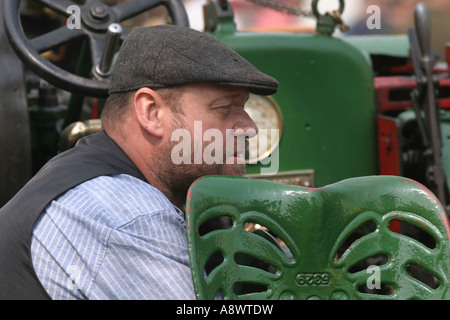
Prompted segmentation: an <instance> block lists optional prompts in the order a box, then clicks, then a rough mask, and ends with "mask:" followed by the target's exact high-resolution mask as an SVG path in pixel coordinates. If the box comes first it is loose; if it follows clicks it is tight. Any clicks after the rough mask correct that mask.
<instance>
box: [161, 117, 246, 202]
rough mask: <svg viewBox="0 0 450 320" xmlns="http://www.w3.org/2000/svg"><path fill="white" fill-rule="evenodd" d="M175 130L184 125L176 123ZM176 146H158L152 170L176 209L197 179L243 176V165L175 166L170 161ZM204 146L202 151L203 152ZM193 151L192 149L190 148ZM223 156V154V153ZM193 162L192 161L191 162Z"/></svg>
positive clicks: (244, 168) (184, 164) (187, 164)
mask: <svg viewBox="0 0 450 320" xmlns="http://www.w3.org/2000/svg"><path fill="white" fill-rule="evenodd" d="M176 127H177V128H186V126H185V124H184V123H182V122H181V121H177V123H176ZM177 144H178V142H176V141H169V142H168V143H166V144H165V145H162V146H160V148H159V149H158V151H157V152H156V153H155V157H154V161H153V168H152V170H155V171H154V173H155V175H157V176H158V177H157V178H158V180H159V181H160V182H161V184H162V186H160V188H161V189H162V190H161V191H162V192H163V193H164V194H165V195H166V196H167V197H168V198H169V200H171V202H172V203H173V204H174V205H176V206H177V207H178V208H180V209H182V207H183V206H184V204H185V202H186V196H187V193H188V190H189V187H190V186H191V185H192V184H193V183H194V182H195V181H196V180H197V179H199V178H201V177H203V176H207V175H235V176H242V175H244V174H245V170H246V167H245V163H244V164H237V163H233V164H228V163H226V161H225V158H226V157H225V156H224V159H223V160H224V161H223V162H222V163H212V164H207V163H204V162H203V161H202V163H200V164H195V163H180V164H175V163H174V162H173V161H172V157H171V154H172V150H173V148H174V147H175V146H176V145H177ZM204 147H205V146H204V145H203V149H202V151H203V150H204ZM191 150H194V148H191ZM224 155H225V152H224ZM191 159H192V160H193V159H194V152H193V151H192V152H191ZM192 162H193V161H192Z"/></svg>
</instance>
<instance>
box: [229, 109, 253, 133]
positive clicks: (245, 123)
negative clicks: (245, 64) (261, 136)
mask: <svg viewBox="0 0 450 320" xmlns="http://www.w3.org/2000/svg"><path fill="white" fill-rule="evenodd" d="M233 129H234V134H235V135H236V136H239V135H245V136H248V137H249V138H253V137H254V136H256V135H257V134H258V126H257V125H256V123H255V121H253V119H252V118H251V117H250V116H249V115H248V113H247V112H245V110H243V114H242V116H241V117H240V119H239V120H238V121H237V122H236V124H235V126H234V128H233Z"/></svg>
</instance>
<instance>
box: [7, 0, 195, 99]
mask: <svg viewBox="0 0 450 320" xmlns="http://www.w3.org/2000/svg"><path fill="white" fill-rule="evenodd" d="M36 1H37V2H39V3H41V4H43V5H44V6H46V7H48V8H50V9H52V10H54V11H56V12H57V13H58V14H60V15H64V16H67V17H68V16H70V15H71V13H68V12H67V8H68V7H69V6H71V5H75V3H74V2H70V1H69V0H36ZM94 5H97V6H102V7H103V9H104V10H106V12H107V16H106V18H105V17H104V16H103V17H102V19H96V18H95V17H93V16H92V14H89V12H91V11H92V8H93V6H94ZM160 5H163V6H165V7H166V8H167V11H168V12H169V15H170V16H171V18H172V20H173V23H174V24H178V25H183V26H186V27H189V20H188V17H187V13H186V10H185V8H184V5H183V3H182V1H181V0H129V1H126V2H123V3H120V4H118V5H115V6H108V5H105V4H103V1H102V0H87V1H86V3H85V4H84V5H80V6H79V7H80V10H81V15H80V16H81V24H80V28H79V29H77V28H72V29H69V28H68V27H67V26H61V27H59V28H58V29H55V30H52V31H50V32H48V33H45V34H43V35H40V36H38V37H36V38H34V39H32V40H29V39H27V38H26V36H25V34H24V32H23V29H22V26H21V22H20V18H19V6H20V1H18V0H4V3H3V20H4V24H5V30H6V34H7V36H8V39H9V41H10V43H11V46H12V47H13V48H14V50H15V52H16V54H17V55H18V56H19V57H20V58H21V60H22V61H23V62H24V63H25V64H26V65H27V66H28V67H29V68H30V69H31V70H32V71H33V72H34V73H36V74H37V75H38V76H40V77H41V78H43V79H45V80H47V81H48V82H49V83H52V84H54V85H56V86H57V87H59V88H61V89H64V90H67V91H69V92H72V93H75V94H81V95H85V96H90V97H98V98H105V97H107V95H108V89H109V79H108V78H105V79H98V80H97V79H90V78H84V77H81V76H78V75H75V74H73V73H71V72H69V71H66V70H64V69H61V68H60V67H58V66H56V65H54V64H53V63H51V62H50V61H48V60H46V59H44V58H43V57H42V56H41V55H40V53H42V52H45V51H47V50H49V49H52V48H55V47H58V46H60V45H63V44H65V43H68V42H70V41H73V40H75V39H78V38H80V37H87V38H88V39H89V43H90V49H91V60H92V64H93V66H95V65H96V63H97V62H98V60H99V58H100V56H101V52H102V50H103V44H104V42H105V38H106V32H107V28H108V26H109V25H110V24H111V23H120V22H122V21H124V20H126V19H129V18H131V17H134V16H136V15H137V14H140V13H142V12H145V11H147V10H150V9H152V8H154V7H157V6H160ZM128 33H129V30H128V29H125V28H124V32H123V33H122V36H121V40H122V41H123V40H124V39H125V37H126V36H127V34H128Z"/></svg>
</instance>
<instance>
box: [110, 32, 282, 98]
mask: <svg viewBox="0 0 450 320" xmlns="http://www.w3.org/2000/svg"><path fill="white" fill-rule="evenodd" d="M194 82H210V83H215V84H219V85H230V86H239V87H243V88H247V89H248V90H249V91H250V92H252V93H255V94H259V95H270V94H273V93H275V92H276V91H277V89H278V81H277V80H275V79H274V78H272V77H270V76H268V75H266V74H264V73H263V72H261V71H259V70H258V69H257V68H256V67H254V66H253V65H252V64H251V63H250V62H248V61H247V60H245V59H244V58H243V57H242V56H240V55H239V54H237V53H236V52H235V51H233V50H232V49H231V48H229V47H228V46H227V45H225V44H224V43H223V42H221V41H219V40H218V39H216V38H214V37H213V36H210V35H208V34H206V33H203V32H200V31H196V30H194V29H190V28H187V27H182V26H176V25H159V26H151V27H138V28H134V29H133V30H132V31H131V32H130V34H129V35H128V36H127V38H126V39H125V41H124V43H123V44H122V47H121V49H120V51H119V55H118V57H117V61H116V65H115V68H114V72H113V75H112V79H111V85H110V88H109V93H110V94H111V93H116V92H127V91H133V90H138V89H139V88H142V87H150V88H165V87H172V86H176V85H182V84H187V83H194Z"/></svg>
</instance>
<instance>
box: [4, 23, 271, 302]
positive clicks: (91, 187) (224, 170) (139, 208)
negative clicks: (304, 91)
mask: <svg viewBox="0 0 450 320" xmlns="http://www.w3.org/2000/svg"><path fill="white" fill-rule="evenodd" d="M277 87H278V82H277V81H276V80H274V79H273V78H271V77H269V76H267V75H265V74H263V73H261V72H260V71H259V70H257V69H256V68H255V67H253V66H252V65H251V64H250V63H249V62H247V61H246V60H244V59H243V58H242V57H241V56H239V55H238V54H237V53H235V52H234V51H232V50H231V49H230V48H228V47H226V46H225V45H224V44H223V43H221V42H220V41H218V40H216V39H215V38H213V37H211V36H209V35H207V34H204V33H201V32H198V31H194V30H192V29H189V28H184V27H179V26H168V25H164V26H155V27H144V28H137V29H134V30H133V31H132V32H131V33H130V34H129V36H128V37H127V39H126V41H125V42H124V43H123V45H122V48H121V50H120V54H119V56H118V59H117V62H116V65H115V70H114V75H113V77H112V80H111V87H110V96H109V98H108V100H107V102H106V104H105V108H104V111H103V113H102V124H103V128H104V130H103V131H101V132H99V133H97V134H94V135H91V136H88V137H86V138H83V139H81V140H80V141H79V142H78V144H77V145H76V146H75V147H74V148H73V149H71V150H69V151H67V152H65V153H63V154H61V155H58V156H57V157H55V158H54V159H52V160H51V161H50V162H49V163H48V164H47V165H46V166H44V168H43V169H41V171H40V172H39V173H38V174H37V175H36V177H34V178H33V179H32V180H31V181H30V182H29V183H28V184H27V185H26V186H25V187H24V188H23V189H22V190H21V191H20V192H19V193H18V194H17V195H16V196H15V197H14V198H13V199H12V200H11V201H10V202H9V203H8V204H7V205H6V206H5V207H4V208H2V210H1V212H0V298H4V299H16V298H20V299H24V298H25V299H29V298H30V299H31V298H53V299H193V298H194V293H193V286H192V279H191V275H190V268H189V258H188V249H187V241H186V235H185V232H186V230H185V222H184V217H183V213H182V211H181V210H180V209H182V208H183V205H184V202H185V198H186V193H187V190H188V188H189V186H190V184H191V183H192V182H194V180H195V179H197V178H199V177H201V176H203V175H208V174H227V175H242V174H243V173H244V171H245V167H243V166H244V165H243V164H240V163H241V162H242V161H241V159H240V154H238V153H237V152H236V151H234V152H233V153H231V154H230V153H227V150H225V149H226V148H225V147H224V152H223V155H224V156H223V161H217V162H216V163H213V164H206V163H204V162H203V163H198V162H194V163H190V164H189V163H182V164H175V163H174V162H173V161H172V156H173V155H172V150H173V147H174V145H175V144H177V143H178V141H172V140H173V139H172V134H173V132H174V131H175V130H180V129H183V130H186V131H187V132H189V133H190V136H191V137H194V136H196V134H195V130H198V129H195V124H196V123H197V124H198V123H199V122H200V123H201V124H202V126H201V128H202V133H203V132H206V130H208V129H214V130H219V132H221V133H222V134H223V135H224V136H225V137H227V138H229V135H230V132H232V133H234V136H233V137H232V139H233V140H234V141H233V142H234V143H233V145H235V144H236V140H237V139H238V136H237V134H247V135H250V134H255V133H256V130H257V128H256V126H255V123H254V122H253V121H252V120H251V119H250V117H249V116H248V115H247V113H246V112H245V110H244V108H243V107H244V104H245V102H246V100H247V99H248V94H249V92H253V93H257V94H265V95H268V94H273V93H274V92H276V90H277ZM227 135H228V136H227ZM202 136H203V135H202V134H200V137H202ZM190 143H191V146H192V149H195V148H197V147H198V146H197V145H198V143H199V142H198V141H191V142H190ZM196 144H197V145H196ZM200 144H201V147H202V148H203V147H204V143H202V142H200ZM192 149H191V150H192ZM233 149H234V148H233ZM30 242H31V244H30Z"/></svg>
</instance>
